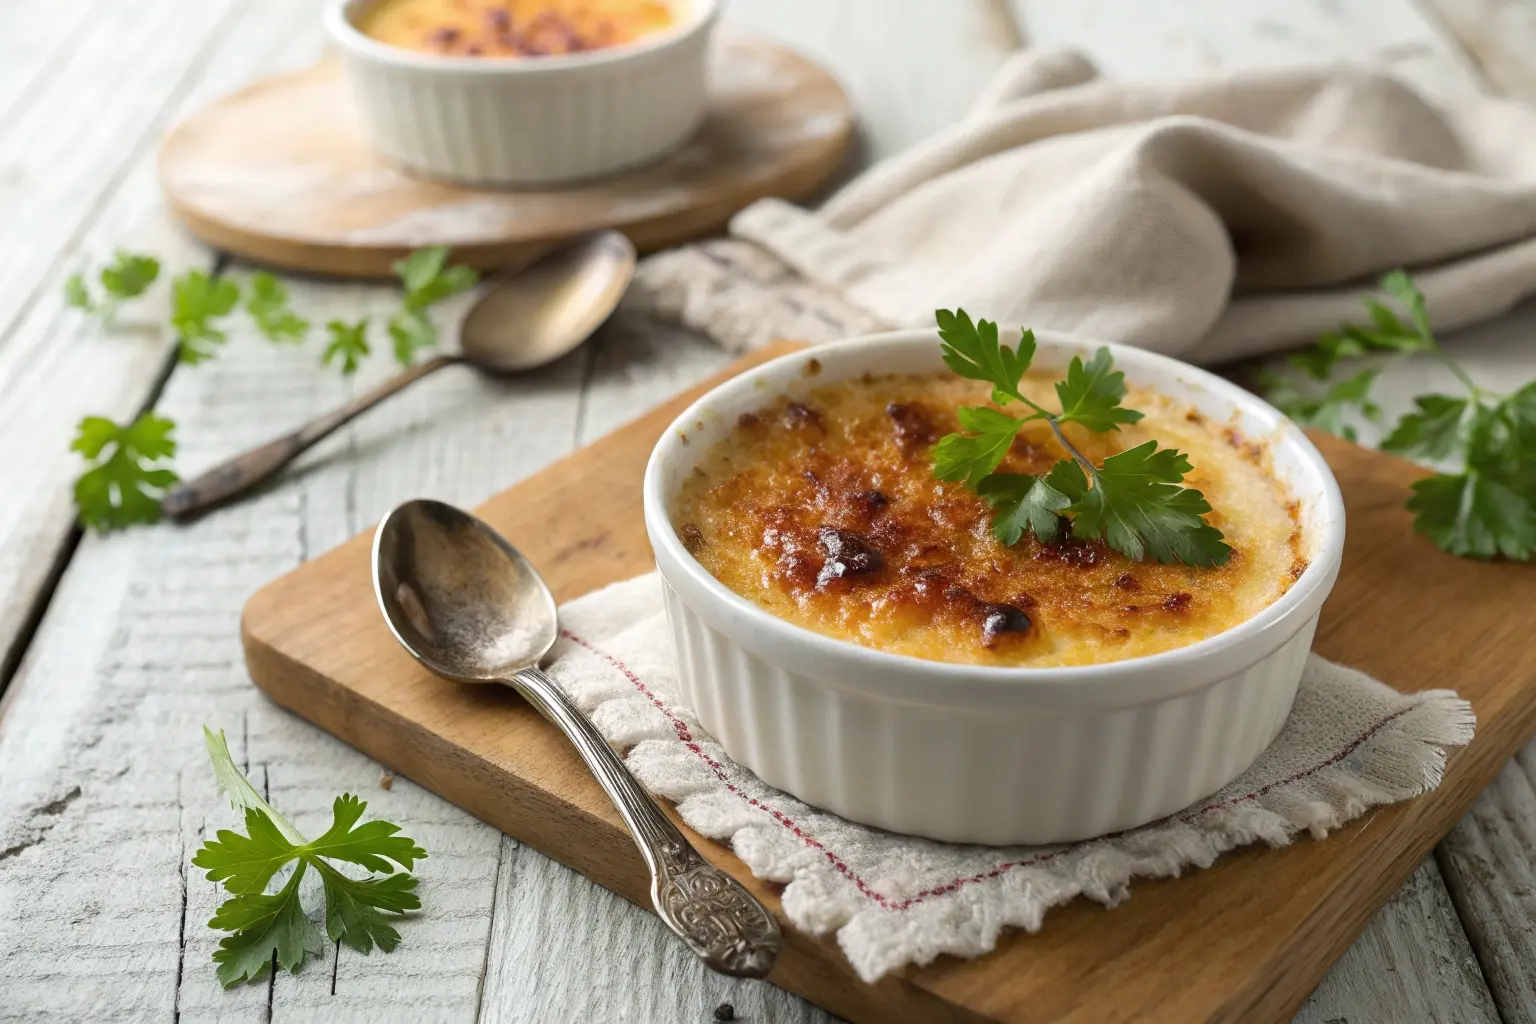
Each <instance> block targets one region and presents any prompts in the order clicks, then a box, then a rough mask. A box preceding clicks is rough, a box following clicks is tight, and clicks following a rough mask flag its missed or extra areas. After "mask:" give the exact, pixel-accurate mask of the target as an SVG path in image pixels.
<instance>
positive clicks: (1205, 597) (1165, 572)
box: [673, 360, 1306, 667]
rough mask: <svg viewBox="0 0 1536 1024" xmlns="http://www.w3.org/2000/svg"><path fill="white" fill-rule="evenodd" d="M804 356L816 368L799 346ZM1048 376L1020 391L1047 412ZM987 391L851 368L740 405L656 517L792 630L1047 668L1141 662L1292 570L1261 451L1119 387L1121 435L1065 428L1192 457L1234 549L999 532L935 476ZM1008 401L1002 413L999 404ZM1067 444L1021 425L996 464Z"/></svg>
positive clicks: (965, 496)
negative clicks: (805, 388)
mask: <svg viewBox="0 0 1536 1024" xmlns="http://www.w3.org/2000/svg"><path fill="white" fill-rule="evenodd" d="M808 366H809V367H811V368H812V369H815V368H816V366H817V364H816V363H815V362H814V360H812V361H811V362H810V363H809V364H808ZM1056 379H1057V376H1056V375H1054V374H1048V373H1043V372H1041V373H1036V372H1031V373H1030V374H1029V375H1028V376H1026V378H1025V380H1024V392H1025V394H1027V395H1029V397H1030V398H1032V399H1034V400H1035V401H1038V402H1041V403H1042V404H1046V405H1047V407H1048V408H1049V407H1051V404H1052V403H1054V401H1055V394H1054V391H1053V390H1052V385H1053V383H1054V381H1055V380H1056ZM989 392H990V389H989V387H988V386H987V385H985V384H981V383H979V382H976V381H969V380H962V379H960V378H958V377H955V376H953V375H951V374H948V373H942V372H940V373H935V374H922V375H889V376H881V377H871V376H866V377H864V378H863V379H862V380H855V381H847V382H842V383H836V384H829V385H827V386H824V387H821V388H817V389H815V390H813V391H812V392H811V393H810V394H809V395H808V396H807V397H806V398H804V399H802V400H801V401H791V400H790V399H788V398H785V397H780V398H778V399H777V400H774V401H771V402H769V403H767V404H766V405H765V406H764V407H763V408H762V409H761V410H759V411H758V412H756V413H751V414H748V415H745V416H742V417H741V419H740V421H739V422H738V423H737V424H736V425H735V427H734V428H733V429H732V431H731V433H730V434H729V435H728V436H727V437H726V438H724V439H723V440H721V441H720V442H719V443H717V444H716V445H715V446H714V447H713V448H712V449H711V450H710V451H709V452H708V453H706V455H705V456H704V458H703V460H702V461H701V462H700V463H699V465H698V467H697V468H696V469H695V470H694V471H693V473H692V474H690V476H689V477H688V479H687V480H685V481H684V484H683V486H682V488H681V490H680V493H679V495H678V498H677V501H676V503H675V506H674V508H673V524H674V526H675V527H676V528H677V530H678V533H679V536H680V537H681V538H682V540H683V543H684V545H685V546H687V548H688V549H689V551H691V552H692V553H693V555H694V557H696V558H697V559H698V560H699V562H700V563H701V564H702V565H703V566H704V567H705V568H706V569H707V570H708V571H709V572H710V573H711V574H713V575H714V576H715V577H716V578H717V579H719V580H720V581H721V582H722V583H724V584H725V585H726V586H727V587H729V588H730V589H731V590H733V591H735V592H736V593H738V594H740V595H742V596H743V597H745V598H747V599H749V600H751V601H753V602H755V603H756V604H758V605H759V606H761V607H762V608H764V609H765V610H767V611H769V612H771V613H773V614H774V615H776V616H778V617H780V618H782V619H786V620H788V621H789V622H792V623H795V624H797V625H800V626H803V627H806V628H809V629H812V630H815V631H817V632H820V633H824V634H826V635H828V636H832V637H837V638H839V639H843V640H849V641H852V642H854V643H859V644H863V645H865V646H867V647H873V648H877V649H879V650H882V651H887V652H890V653H893V654H903V655H909V656H913V657H919V658H927V659H932V660H937V661H951V662H966V663H974V664H986V665H1016V666H1028V667H1048V666H1063V665H1089V664H1096V663H1102V662H1111V661H1119V660H1122V659H1126V658H1134V657H1143V656H1146V655H1150V654H1156V653H1159V652H1162V651H1167V650H1172V649H1174V648H1178V647H1183V646H1187V645H1189V644H1192V643H1195V642H1197V641H1199V640H1203V639H1205V638H1207V637H1211V636H1214V635H1216V634H1217V633H1220V632H1222V631H1224V630H1226V629H1230V628H1231V627H1233V626H1235V625H1237V624H1238V623H1240V622H1243V621H1245V620H1247V619H1249V618H1252V617H1253V616H1254V615H1255V614H1257V613H1258V612H1259V611H1260V610H1262V609H1263V608H1265V607H1267V606H1268V605H1269V604H1271V603H1272V602H1274V601H1275V599H1276V598H1278V597H1279V596H1280V595H1281V594H1283V593H1284V592H1285V591H1286V589H1287V588H1289V587H1290V585H1291V584H1292V583H1293V582H1294V581H1295V579H1296V578H1297V577H1298V576H1300V574H1301V572H1302V571H1303V570H1304V569H1305V568H1306V562H1305V559H1304V557H1303V551H1304V548H1303V545H1302V535H1301V530H1300V527H1299V525H1298V510H1297V507H1296V506H1295V505H1294V504H1293V503H1292V502H1291V501H1290V499H1289V497H1288V495H1286V493H1285V492H1284V490H1283V489H1282V487H1281V485H1280V484H1279V482H1278V481H1277V480H1276V479H1275V478H1274V476H1273V475H1272V473H1271V471H1270V469H1269V457H1268V452H1267V450H1266V449H1265V447H1264V446H1263V445H1260V444H1256V443H1253V442H1251V441H1249V440H1248V439H1246V438H1244V437H1242V436H1241V435H1240V434H1238V433H1237V432H1236V431H1235V430H1234V429H1232V428H1231V427H1229V426H1228V425H1226V424H1222V423H1216V422H1213V421H1211V420H1209V419H1208V418H1206V417H1204V416H1202V415H1201V414H1200V413H1199V412H1198V411H1196V410H1195V409H1193V408H1192V407H1190V406H1188V405H1185V404H1182V403H1179V402H1176V401H1174V400H1172V399H1169V398H1167V397H1165V396H1163V395H1160V394H1157V393H1154V392H1151V391H1147V390H1145V389H1138V388H1134V387H1133V388H1131V389H1130V391H1129V394H1128V395H1127V397H1126V398H1125V400H1124V401H1123V402H1122V404H1123V405H1126V406H1128V407H1130V408H1133V409H1137V410H1139V411H1141V412H1142V413H1144V414H1145V417H1144V418H1143V419H1142V420H1141V421H1140V422H1138V423H1135V424H1130V425H1128V426H1123V427H1122V428H1121V430H1120V431H1119V432H1117V433H1116V432H1111V433H1106V434H1095V433H1092V432H1090V431H1088V430H1086V429H1083V428H1081V427H1079V426H1078V425H1076V424H1068V425H1067V426H1066V427H1065V428H1064V430H1065V431H1066V433H1067V436H1068V437H1069V438H1070V440H1071V441H1072V443H1073V444H1074V445H1076V446H1077V447H1078V448H1079V449H1080V450H1081V451H1082V452H1083V453H1084V454H1085V455H1086V456H1087V457H1088V458H1090V459H1092V460H1093V461H1094V463H1095V464H1098V463H1102V462H1103V460H1104V459H1105V458H1107V457H1108V456H1110V455H1114V454H1116V453H1117V452H1121V451H1124V450H1126V449H1127V448H1132V447H1135V446H1136V445H1137V444H1141V443H1143V442H1145V441H1148V440H1156V441H1157V442H1158V443H1159V445H1160V446H1161V447H1174V448H1178V449H1179V450H1180V451H1182V452H1184V453H1185V454H1186V455H1188V456H1189V459H1190V461H1191V462H1192V463H1193V464H1194V469H1193V471H1192V472H1191V473H1190V474H1189V475H1188V476H1187V477H1186V478H1185V485H1186V486H1189V487H1195V488H1198V489H1199V490H1200V491H1202V492H1203V493H1204V494H1205V497H1206V500H1207V501H1209V502H1210V504H1211V506H1212V509H1213V511H1212V512H1211V513H1209V514H1208V515H1207V516H1206V519H1207V521H1208V522H1210V523H1211V525H1213V526H1215V527H1217V528H1218V529H1220V530H1221V531H1222V533H1223V534H1225V536H1226V541H1227V543H1228V544H1230V545H1231V546H1232V549H1233V552H1232V557H1231V559H1230V560H1229V561H1228V562H1227V564H1226V565H1223V566H1219V567H1214V568H1203V569H1202V568H1194V567H1190V566H1184V565H1162V564H1159V563H1157V562H1151V561H1148V562H1132V561H1131V560H1129V559H1127V558H1126V557H1125V556H1123V555H1121V554H1119V553H1117V552H1115V551H1113V550H1111V549H1110V548H1109V547H1107V546H1106V545H1105V544H1104V543H1103V542H1102V541H1098V540H1090V541H1074V540H1070V539H1068V540H1065V541H1062V542H1058V543H1055V544H1043V543H1041V542H1040V541H1039V540H1037V539H1036V538H1035V537H1034V536H1033V535H1029V534H1026V535H1025V536H1024V538H1023V539H1022V540H1021V541H1020V542H1019V543H1018V544H1016V545H1014V546H1012V547H1008V546H1005V545H1003V544H1002V543H1001V542H1000V541H998V540H997V539H996V538H995V537H993V536H992V532H991V518H992V512H991V510H990V509H989V508H988V507H987V506H986V505H985V503H983V502H982V500H981V499H980V498H978V497H977V496H976V495H975V494H974V493H973V492H971V491H970V490H968V489H967V488H966V487H965V486H964V484H962V483H952V482H946V481H941V480H935V479H934V478H933V463H932V456H931V448H932V445H933V443H934V442H936V441H937V440H938V439H939V438H940V437H942V436H943V435H945V434H947V433H950V432H952V431H955V430H958V429H959V424H958V419H957V415H956V409H958V408H959V407H960V406H964V405H984V404H987V403H988V395H989ZM1009 411H1010V412H1013V413H1014V414H1019V413H1018V407H1016V406H1015V407H1012V408H1010V410H1009ZM1065 454H1066V453H1065V452H1064V450H1063V449H1062V448H1061V447H1060V445H1059V444H1058V443H1057V442H1056V440H1055V438H1054V437H1053V436H1052V434H1051V432H1050V428H1049V426H1047V425H1046V424H1045V423H1042V422H1038V421H1037V422H1035V423H1029V424H1025V426H1024V428H1023V429H1022V430H1021V431H1020V433H1019V437H1018V439H1017V440H1016V441H1015V442H1014V444H1013V447H1012V449H1011V450H1010V452H1009V453H1008V456H1007V458H1006V459H1005V460H1004V462H1003V464H1002V466H1001V467H999V468H1000V470H1002V471H1004V472H1015V473H1034V474H1040V473H1044V472H1046V471H1047V470H1049V468H1050V467H1051V465H1052V464H1053V463H1054V462H1055V461H1056V460H1057V459H1060V458H1063V457H1065Z"/></svg>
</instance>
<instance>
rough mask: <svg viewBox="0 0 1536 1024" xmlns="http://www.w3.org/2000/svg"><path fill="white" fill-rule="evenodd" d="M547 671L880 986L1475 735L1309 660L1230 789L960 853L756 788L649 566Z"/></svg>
mask: <svg viewBox="0 0 1536 1024" xmlns="http://www.w3.org/2000/svg"><path fill="white" fill-rule="evenodd" d="M560 624H561V639H560V641H559V642H558V644H557V645H556V647H555V649H554V653H553V662H552V663H551V664H550V666H549V672H550V674H551V675H552V676H553V677H554V678H555V679H556V680H558V681H559V683H560V685H561V686H562V687H564V689H565V691H566V693H568V694H569V695H570V696H571V697H572V698H573V699H574V700H575V701H576V702H577V704H578V705H579V706H580V707H581V709H582V711H583V712H585V713H586V714H587V715H588V716H589V717H590V718H591V719H592V721H593V723H594V724H596V726H597V728H598V730H599V731H601V732H602V734H603V736H604V737H605V738H606V739H607V740H608V742H609V743H611V744H613V745H614V747H615V748H617V749H619V750H620V751H621V752H622V751H627V754H626V755H625V761H626V763H627V764H628V765H629V767H630V769H631V770H632V771H633V772H634V773H635V775H636V776H637V777H638V778H639V779H640V781H641V783H642V784H643V785H644V786H645V787H646V788H647V789H649V790H650V791H651V792H653V793H655V794H656V795H658V796H661V797H665V798H666V799H668V800H672V801H675V802H676V803H677V807H678V810H679V812H680V813H681V814H682V816H683V820H684V821H686V822H687V823H688V824H689V825H690V826H692V827H693V828H694V829H696V830H698V831H699V832H701V833H703V834H704V835H706V836H709V837H711V838H713V839H718V840H721V841H724V842H728V843H730V845H731V847H732V848H733V849H734V850H735V852H736V855H737V856H738V857H740V858H741V859H742V860H743V861H744V862H745V863H746V865H747V867H748V868H750V869H751V871H752V873H753V874H754V875H756V876H757V877H759V878H763V879H767V880H770V881H774V882H782V883H786V887H785V889H784V893H783V903H784V912H785V914H786V915H787V916H788V917H789V920H790V921H791V922H792V923H793V924H794V926H795V927H797V928H800V929H802V930H804V931H807V932H811V933H813V934H817V935H821V934H825V933H827V932H830V931H835V932H836V933H837V939H838V943H839V944H840V945H841V947H842V949H843V953H844V954H845V955H846V956H847V957H848V960H849V962H850V963H851V964H852V965H853V967H854V969H855V970H856V971H858V973H859V976H860V977H861V978H863V979H864V980H865V981H870V982H873V981H875V980H877V979H878V978H880V977H881V976H882V975H884V974H886V973H887V972H889V971H893V970H896V969H898V968H900V967H903V966H905V965H907V964H911V963H916V964H925V963H928V962H929V961H930V960H932V959H934V957H936V956H938V955H939V954H941V953H949V954H952V955H954V956H960V957H974V956H979V955H981V954H983V953H986V952H987V951H989V950H990V949H992V947H993V946H994V945H996V943H997V938H998V934H999V933H1000V932H1001V931H1002V930H1003V929H1004V928H1010V927H1011V928H1025V929H1028V930H1029V931H1035V930H1037V929H1038V928H1039V927H1040V924H1041V919H1042V917H1043V916H1044V914H1045V911H1046V910H1047V909H1048V908H1050V907H1053V906H1057V905H1059V904H1062V903H1066V902H1067V901H1068V900H1071V899H1073V898H1074V897H1076V896H1078V895H1084V896H1088V897H1089V898H1091V899H1094V900H1097V901H1099V902H1100V903H1104V904H1106V905H1109V906H1113V905H1115V904H1116V903H1118V902H1120V901H1121V900H1123V899H1125V898H1126V896H1127V895H1129V887H1130V881H1131V879H1132V878H1133V877H1159V876H1166V875H1177V874H1179V872H1180V871H1181V870H1183V869H1185V868H1187V867H1189V866H1191V865H1193V866H1196V867H1202V868H1204V867H1209V866H1210V865H1211V863H1212V862H1213V861H1214V860H1215V859H1216V858H1217V857H1218V856H1220V855H1221V854H1222V853H1224V852H1226V851H1227V850H1230V849H1233V848H1234V847H1237V846H1242V845H1245V844H1247V843H1252V842H1255V841H1258V840H1263V841H1264V842H1266V843H1268V844H1269V845H1271V846H1286V845H1289V844H1290V843H1291V842H1292V841H1293V840H1294V839H1295V838H1296V837H1297V836H1298V835H1299V834H1300V833H1301V832H1308V833H1310V834H1311V835H1312V836H1313V837H1314V838H1316V839H1321V838H1323V837H1324V836H1326V835H1327V834H1328V832H1329V831H1330V830H1332V829H1335V828H1338V827H1339V826H1341V825H1343V824H1344V823H1346V822H1348V821H1350V820H1352V819H1354V818H1356V817H1358V816H1360V815H1361V814H1363V813H1364V812H1365V811H1367V810H1368V809H1370V808H1372V807H1375V806H1378V805H1381V804H1386V803H1393V802H1396V801H1400V800H1406V799H1408V798H1410V797H1413V796H1416V795H1418V794H1420V793H1423V792H1425V791H1427V790H1430V789H1433V788H1434V787H1435V786H1436V785H1438V784H1439V782H1440V778H1441V775H1442V773H1443V772H1444V769H1445V748H1446V747H1452V746H1461V745H1464V744H1466V743H1468V742H1469V741H1470V740H1471V738H1472V730H1473V725H1474V719H1473V714H1472V708H1471V705H1469V704H1468V703H1467V702H1466V701H1464V700H1461V699H1460V698H1458V697H1457V696H1456V694H1455V693H1454V692H1452V691H1450V690H1428V691H1424V692H1421V693H1415V694H1401V693H1398V692H1397V691H1395V690H1393V689H1391V688H1390V687H1387V686H1385V685H1383V684H1382V683H1379V682H1377V681H1376V680H1374V679H1372V678H1370V677H1369V676H1366V675H1363V674H1362V673H1359V672H1356V671H1353V670H1352V669H1348V668H1344V667H1343V666H1341V665H1336V664H1334V663H1333V662H1330V661H1327V660H1325V659H1323V658H1320V657H1317V656H1316V655H1313V656H1312V657H1311V659H1310V661H1309V662H1308V664H1307V669H1306V674H1305V675H1304V676H1303V677H1302V681H1301V687H1300V690H1299V691H1298V692H1297V695H1296V704H1295V707H1294V709H1293V710H1292V712H1291V717H1290V719H1289V720H1288V721H1287V722H1286V725H1285V727H1284V729H1283V730H1282V731H1281V733H1280V736H1279V737H1278V738H1277V739H1276V740H1275V742H1274V743H1273V744H1272V745H1271V746H1270V747H1269V749H1267V750H1266V751H1265V752H1264V753H1263V754H1261V755H1260V756H1259V759H1258V760H1257V761H1256V762H1255V763H1254V764H1253V766H1252V767H1250V768H1249V769H1248V770H1247V771H1246V772H1244V773H1243V774H1242V776H1241V777H1239V778H1238V779H1237V780H1236V781H1235V782H1233V783H1232V784H1231V785H1229V786H1227V787H1226V788H1225V789H1223V790H1221V791H1220V792H1218V793H1216V794H1215V795H1213V796H1211V797H1210V798H1208V799H1206V800H1202V801H1200V802H1199V803H1198V804H1196V805H1194V806H1192V807H1190V808H1188V809H1187V810H1185V811H1182V812H1180V813H1178V814H1175V815H1172V816H1171V817H1168V818H1165V819H1163V820H1161V821H1157V822H1154V823H1152V824H1150V825H1146V826H1143V827H1141V828H1138V829H1133V830H1131V831H1129V832H1123V833H1120V834H1118V835H1116V836H1112V837H1106V838H1102V839H1094V840H1089V841H1086V842H1079V843H1072V844H1069V845H1066V846H1054V847H1034V848H1028V847H985V846H960V845H954V844H947V843H939V842H934V841H933V840H929V839H919V838H915V837H912V836H903V835H897V834H895V833H891V832H884V831H881V830H880V829H875V828H870V827H868V826H865V825H857V824H854V823H853V822H849V821H846V820H844V819H842V818H839V817H837V816H835V815H833V814H829V813H827V812H825V811H821V810H817V809H816V808H814V807H811V806H809V805H807V804H804V803H801V802H800V801H799V800H796V799H794V798H793V797H791V796H789V795H788V794H785V793H782V792H779V791H777V790H774V789H772V788H770V787H769V786H767V785H765V784H763V783H762V782H761V781H759V780H758V779H757V778H756V777H755V776H753V775H752V773H751V772H749V771H747V770H746V769H745V768H743V767H741V766H740V765H737V764H735V763H734V762H732V761H731V759H730V758H729V757H728V756H727V755H726V753H725V751H724V750H723V749H722V748H721V747H720V745H719V744H718V743H716V742H715V741H714V739H713V738H711V737H710V736H709V735H708V734H706V733H705V732H704V731H703V729H701V728H700V727H699V723H698V721H697V719H695V718H694V716H693V713H692V712H691V711H689V709H688V708H687V707H685V706H684V705H683V704H682V702H681V700H680V697H679V694H680V688H679V685H678V680H677V672H676V668H675V667H674V664H673V657H672V648H671V642H670V634H669V633H668V630H667V623H666V616H665V614H664V611H663V608H662V603H661V591H660V584H659V581H658V579H657V577H656V574H655V573H649V574H647V575H644V576H639V577H636V578H635V579H632V580H627V581H625V582H623V583H617V584H614V585H613V586H610V587H607V588H605V589H603V590H600V591H597V592H595V593H593V594H589V595H587V596H585V597H582V598H579V599H577V600H575V601H572V602H570V603H569V604H566V605H564V606H562V607H561V609H560Z"/></svg>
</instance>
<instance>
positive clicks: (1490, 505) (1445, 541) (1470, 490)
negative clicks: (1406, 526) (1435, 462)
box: [1408, 469, 1536, 561]
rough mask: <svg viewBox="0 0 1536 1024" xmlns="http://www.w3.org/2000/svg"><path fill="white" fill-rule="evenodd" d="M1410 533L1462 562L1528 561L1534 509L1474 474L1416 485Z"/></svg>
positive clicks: (1535, 528)
mask: <svg viewBox="0 0 1536 1024" xmlns="http://www.w3.org/2000/svg"><path fill="white" fill-rule="evenodd" d="M1408 507H1409V508H1410V509H1412V510H1413V511H1414V512H1415V513H1417V516H1416V518H1415V519H1414V522H1413V528H1414V529H1415V530H1417V531H1418V532H1419V533H1422V534H1424V535H1425V536H1426V537H1428V538H1429V539H1430V540H1432V541H1434V542H1435V544H1436V545H1438V546H1439V547H1441V548H1443V549H1444V550H1446V551H1449V552H1450V553H1451V554H1453V555H1458V556H1460V557H1463V558H1493V557H1494V556H1496V555H1503V556H1504V557H1505V558H1514V559H1518V560H1522V561H1524V560H1527V559H1529V558H1531V557H1532V555H1533V554H1536V506H1533V505H1532V504H1531V502H1530V501H1528V500H1527V499H1526V498H1524V497H1522V496H1521V495H1519V494H1517V493H1515V491H1513V490H1512V489H1510V488H1509V487H1507V486H1506V485H1505V484H1503V483H1501V482H1500V481H1498V480H1496V479H1493V478H1492V477H1488V476H1485V475H1484V474H1482V473H1481V472H1479V471H1478V470H1476V469H1469V470H1467V471H1466V472H1465V473H1457V474H1449V473H1438V474H1436V475H1435V476H1432V477H1427V478H1425V479H1423V480H1419V481H1416V482H1415V483H1414V485H1413V497H1411V498H1409V499H1408Z"/></svg>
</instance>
